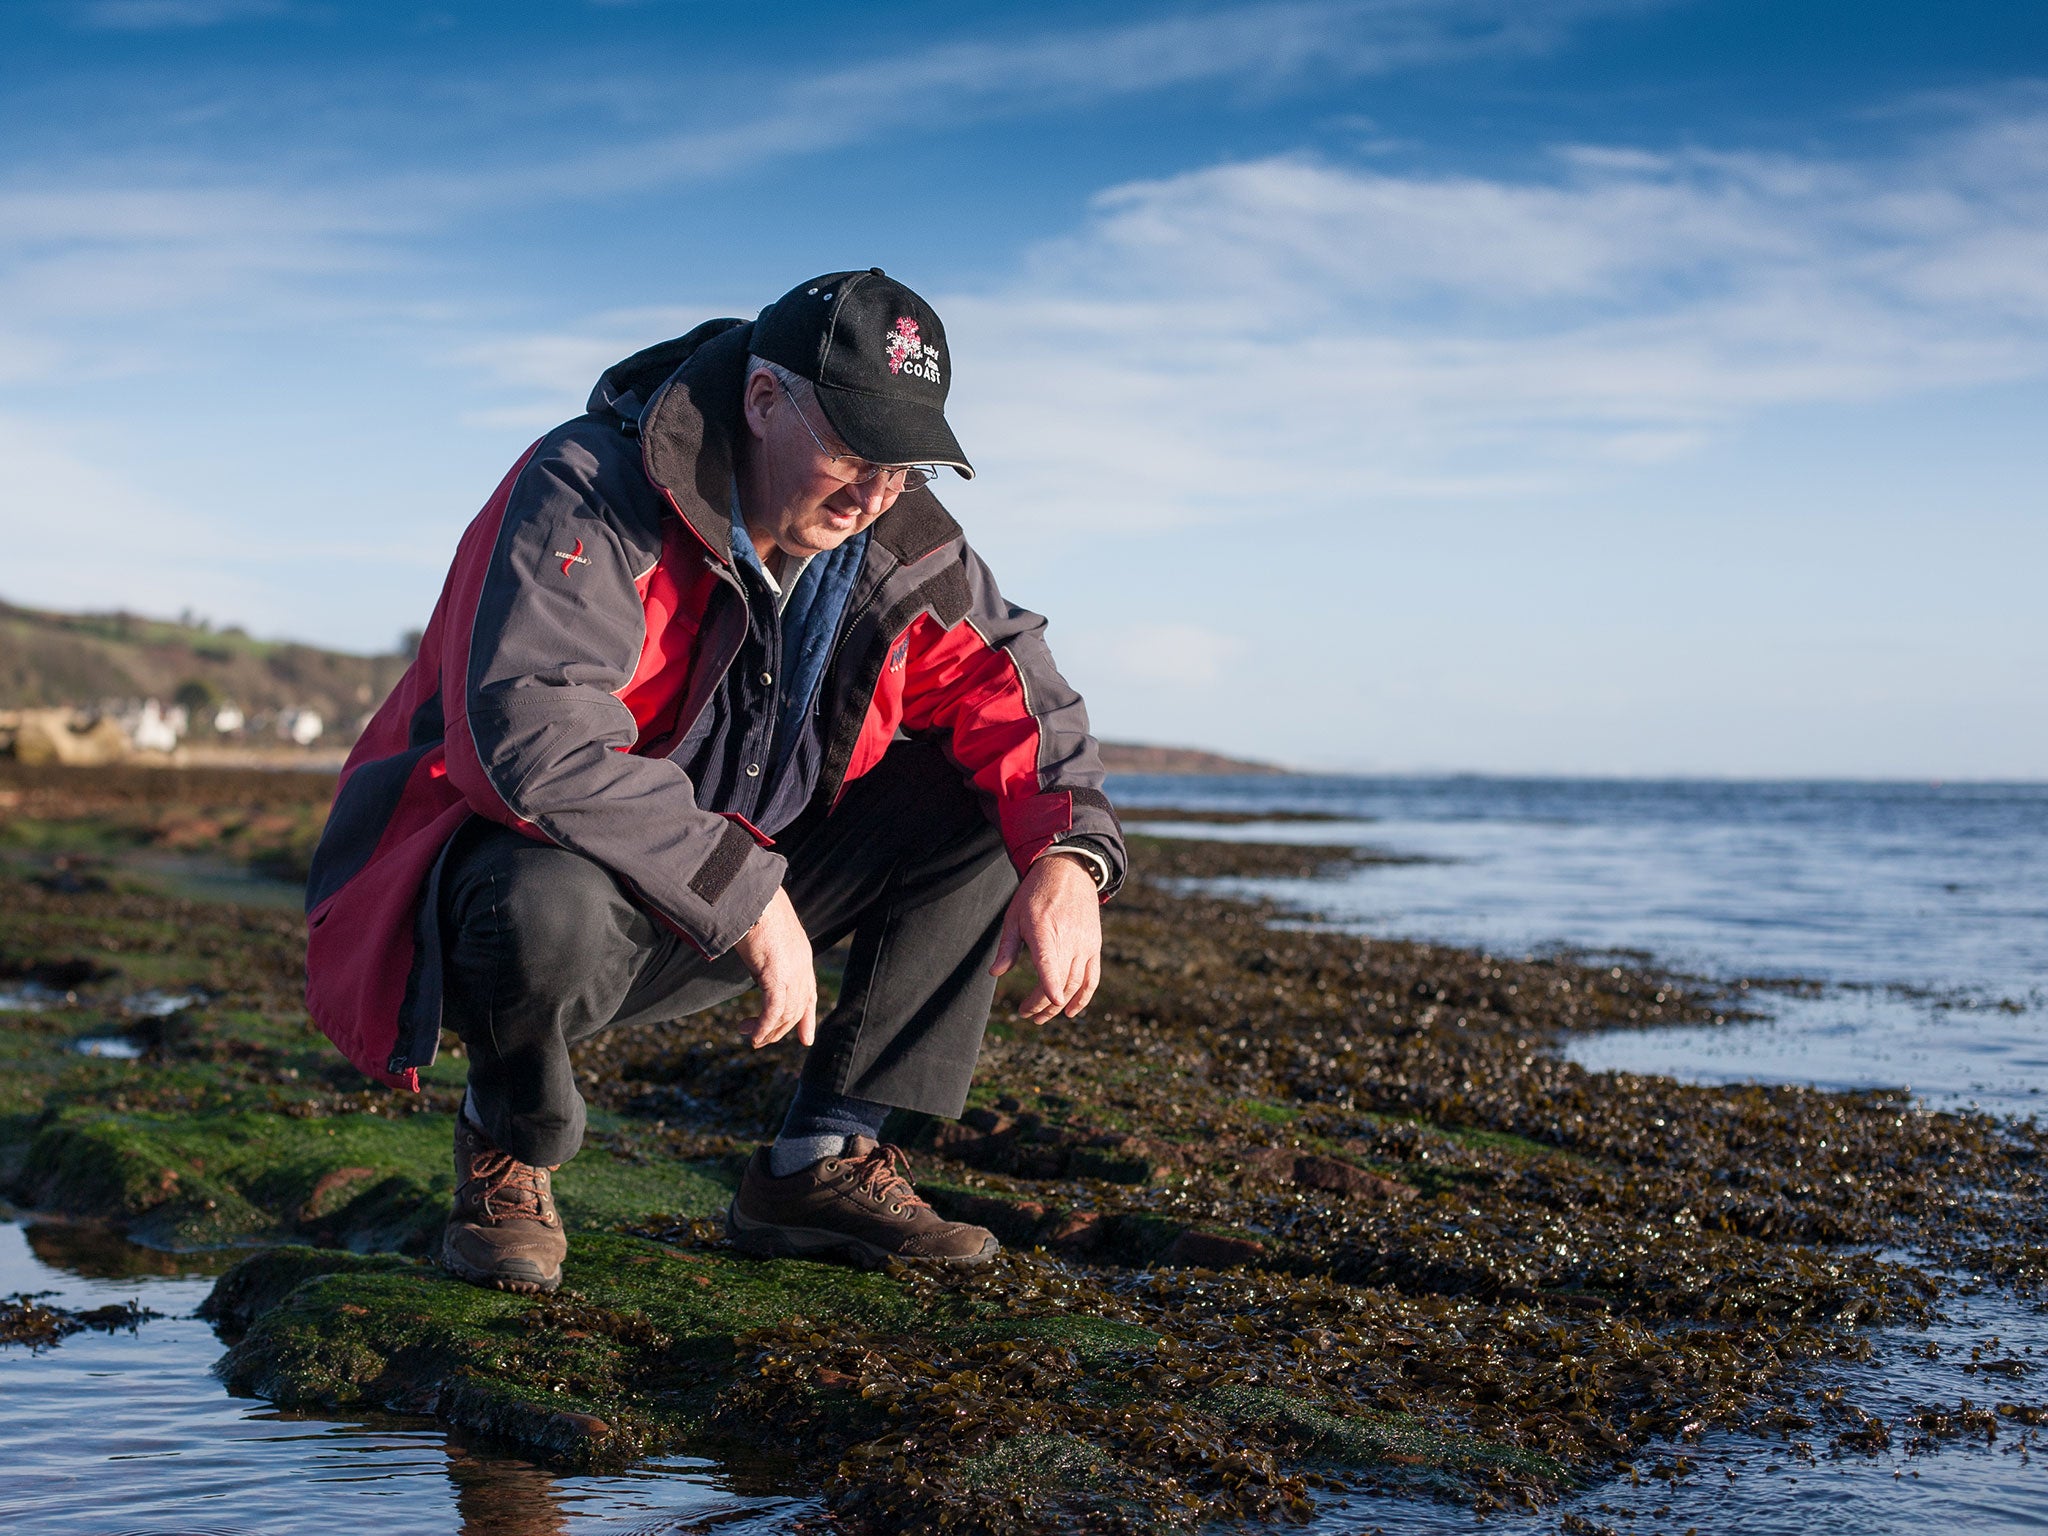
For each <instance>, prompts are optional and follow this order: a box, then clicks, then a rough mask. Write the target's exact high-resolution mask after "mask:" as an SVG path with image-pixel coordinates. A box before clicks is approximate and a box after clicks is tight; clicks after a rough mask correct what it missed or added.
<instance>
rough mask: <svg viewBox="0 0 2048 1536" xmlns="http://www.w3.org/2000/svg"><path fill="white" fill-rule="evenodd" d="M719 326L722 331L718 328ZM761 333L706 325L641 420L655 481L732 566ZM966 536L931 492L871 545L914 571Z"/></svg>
mask: <svg viewBox="0 0 2048 1536" xmlns="http://www.w3.org/2000/svg"><path fill="white" fill-rule="evenodd" d="M714 325H716V326H719V327H720V328H719V329H716V330H714V329H713V326H714ZM753 335H754V327H753V325H752V324H751V323H749V322H746V321H741V320H729V321H725V322H722V323H721V322H713V324H712V325H706V326H700V327H699V328H698V329H697V330H696V331H693V332H692V333H691V336H699V337H702V339H701V340H699V341H698V343H697V345H696V346H695V347H694V348H692V349H691V350H690V352H689V353H688V355H687V356H686V357H683V358H682V359H681V362H680V365H679V366H678V367H677V368H676V369H675V371H674V372H673V373H671V374H670V375H669V376H668V379H667V381H666V382H665V383H663V384H662V385H661V387H660V388H658V389H657V390H655V392H654V395H653V398H651V399H650V400H649V401H648V402H647V409H646V410H645V411H643V412H641V414H640V455H641V463H642V464H643V465H644V467H645V468H646V471H647V478H648V479H649V480H651V481H653V482H654V484H656V485H657V486H659V487H660V488H661V489H662V490H664V491H666V492H667V493H668V497H669V500H670V501H672V502H673V503H674V504H675V509H676V511H677V512H679V513H681V514H682V518H683V521H684V522H686V523H688V524H689V525H690V527H691V528H692V529H694V530H695V532H696V534H697V536H698V537H699V538H700V539H702V540H703V541H704V544H705V547H706V548H708V549H709V550H710V551H711V552H712V554H714V555H715V556H717V557H718V558H719V559H720V560H725V561H730V560H731V558H732V555H731V542H732V541H731V537H730V535H731V511H730V506H731V503H730V497H731V495H732V482H733V467H734V462H733V444H734V442H735V440H736V438H737V436H738V434H739V432H740V431H741V421H740V386H741V385H742V384H743V383H744V382H745V378H746V368H747V348H748V343H749V342H750V341H751V340H752V339H753ZM691 336H686V337H683V338H681V339H680V342H666V343H663V346H662V347H661V348H650V349H649V353H655V352H659V351H662V350H665V349H666V348H669V347H677V348H680V345H681V344H682V343H687V342H688V341H689V340H690V339H691ZM641 355H642V356H646V355H648V354H645V353H643V354H641ZM622 403H623V402H622ZM960 534H961V529H960V525H959V524H958V523H956V522H954V521H953V517H952V514H951V513H949V512H947V510H946V509H945V507H944V506H942V505H941V504H940V502H939V498H938V497H936V496H934V495H933V494H932V493H931V492H930V491H929V490H919V491H910V492H906V493H905V494H904V495H902V496H899V497H898V498H897V499H896V504H895V505H894V506H893V507H891V508H890V509H889V510H888V511H887V512H884V513H883V514H882V515H881V516H880V517H879V518H877V519H876V520H875V522H874V525H873V526H872V528H870V530H869V533H868V547H869V548H870V549H879V550H884V551H887V552H888V553H889V554H890V555H892V556H893V557H895V559H896V560H898V561H900V562H901V563H902V564H905V565H911V564H914V563H915V562H917V561H919V560H922V559H923V558H924V557H925V556H926V555H929V554H932V553H934V552H935V551H937V550H939V549H941V548H943V547H944V546H945V545H946V544H948V543H950V542H951V541H952V540H954V539H956V538H959V537H960Z"/></svg>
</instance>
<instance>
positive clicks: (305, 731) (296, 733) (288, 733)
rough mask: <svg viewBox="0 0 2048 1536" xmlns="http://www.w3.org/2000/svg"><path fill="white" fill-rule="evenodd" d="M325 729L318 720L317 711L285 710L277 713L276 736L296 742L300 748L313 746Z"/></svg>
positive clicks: (322, 723) (324, 724) (323, 722)
mask: <svg viewBox="0 0 2048 1536" xmlns="http://www.w3.org/2000/svg"><path fill="white" fill-rule="evenodd" d="M326 728H327V727H326V722H325V721H323V720H322V719H321V718H320V712H319V711H318V710H313V709H286V710H280V711H279V712H278V716H277V734H278V735H280V736H282V737H283V738H284V739H285V740H286V741H291V742H296V743H298V744H299V745H300V746H302V747H310V746H311V745H313V743H314V742H316V741H318V740H319V739H320V733H321V732H322V731H323V730H325V729H326Z"/></svg>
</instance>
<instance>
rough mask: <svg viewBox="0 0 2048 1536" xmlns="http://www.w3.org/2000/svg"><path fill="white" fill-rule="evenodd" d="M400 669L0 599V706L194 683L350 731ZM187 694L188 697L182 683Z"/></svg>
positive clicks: (159, 693)
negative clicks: (313, 714)
mask: <svg viewBox="0 0 2048 1536" xmlns="http://www.w3.org/2000/svg"><path fill="white" fill-rule="evenodd" d="M404 670H405V659H404V658H403V657H399V656H351V655H348V654H347V653H345V652H341V651H323V650H321V649H319V648H318V647H317V646H311V645H296V644H293V643H291V642H288V641H272V640H254V639H251V638H250V637H249V636H248V635H246V634H244V633H243V632H242V631H241V630H239V629H225V630H214V629H208V628H203V627H201V626H199V625H195V624H180V623H174V622H171V621H168V620H163V619H148V618H141V617H138V616H137V615H135V614H130V613H49V612H45V611H43V610H40V609H35V608H18V607H16V606H14V605H13V604H11V603H5V602H0V709H22V708H35V707H40V706H46V705H65V704H71V705H80V706H85V707H88V708H90V707H94V706H98V705H112V704H119V703H122V702H124V701H135V700H141V699H151V698H154V699H158V700H161V701H162V702H164V703H166V704H168V703H170V702H171V701H172V699H173V698H174V697H175V696H176V695H177V692H178V690H179V688H180V687H181V686H188V685H191V684H195V683H197V684H200V685H203V686H204V687H205V688H206V689H208V690H210V693H209V694H208V695H207V696H208V698H209V699H211V700H232V701H233V702H234V703H236V704H237V705H239V706H240V707H241V708H242V709H243V710H244V711H245V712H246V713H248V714H249V715H251V716H255V715H259V714H263V713H266V712H273V711H276V710H280V709H286V708H300V709H312V710H317V711H318V712H319V714H320V715H321V717H322V718H323V719H325V720H328V721H331V722H335V723H336V724H337V725H339V727H340V728H341V730H342V732H343V733H344V734H345V735H353V734H354V731H355V727H356V726H357V725H358V724H359V723H360V722H361V721H362V719H363V718H364V716H366V715H367V714H368V713H369V712H370V710H371V709H373V708H374V707H375V706H376V705H377V703H378V701H379V700H381V699H382V698H383V697H384V695H385V694H386V693H387V692H389V691H390V689H391V685H392V684H393V683H395V682H397V681H398V678H399V675H400V674H401V673H402V672H403V671H404ZM188 696H196V695H193V694H192V693H191V690H190V689H189V687H188Z"/></svg>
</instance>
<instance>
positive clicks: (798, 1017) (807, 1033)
mask: <svg viewBox="0 0 2048 1536" xmlns="http://www.w3.org/2000/svg"><path fill="white" fill-rule="evenodd" d="M747 1028H748V1032H747V1041H748V1043H749V1044H750V1045H752V1046H753V1048H754V1049H755V1050H757V1051H758V1050H760V1049H761V1048H762V1047H763V1046H767V1045H773V1044H774V1043H775V1042H776V1041H778V1040H780V1039H781V1038H782V1037H783V1036H784V1035H786V1034H788V1033H789V1032H790V1031H791V1030H795V1031H796V1032H797V1038H798V1039H799V1040H801V1041H802V1042H803V1043H804V1044H805V1045H811V1044H814V1043H815V1042H816V1040H817V1037H818V994H817V992H816V991H815V990H813V991H811V992H810V994H809V995H808V996H807V997H805V998H804V1000H803V1002H802V1004H801V1005H799V1004H798V1003H797V1001H796V999H794V998H793V997H791V996H789V994H788V993H787V992H786V991H785V990H784V989H783V988H781V987H771V986H768V985H767V984H765V983H764V984H763V985H762V988H761V1011H760V1012H759V1013H758V1014H756V1015H755V1016H754V1017H753V1019H752V1020H750V1021H749V1023H748V1027H747Z"/></svg>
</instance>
